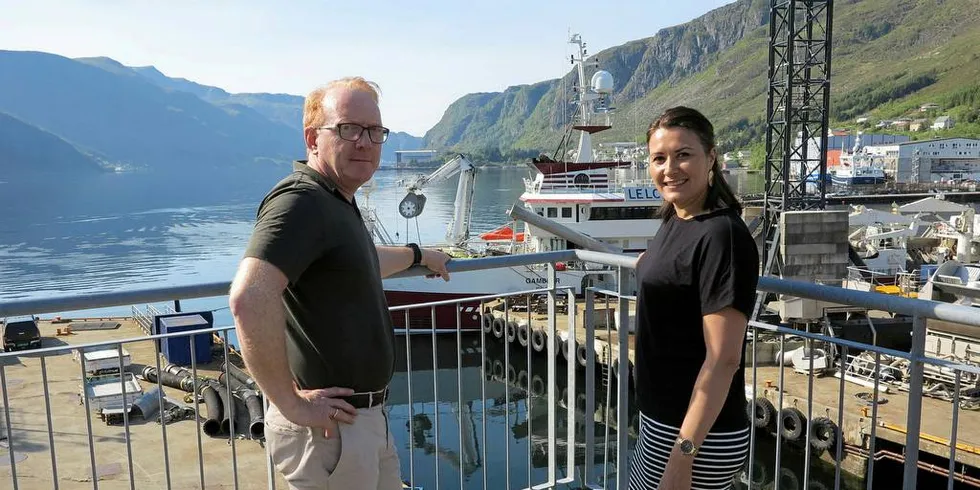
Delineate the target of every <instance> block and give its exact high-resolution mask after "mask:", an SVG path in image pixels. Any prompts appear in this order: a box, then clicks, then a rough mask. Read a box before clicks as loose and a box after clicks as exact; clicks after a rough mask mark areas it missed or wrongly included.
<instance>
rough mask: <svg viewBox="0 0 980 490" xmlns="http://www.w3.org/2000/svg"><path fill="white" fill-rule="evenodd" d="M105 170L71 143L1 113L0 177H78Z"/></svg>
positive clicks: (5, 178) (15, 178)
mask: <svg viewBox="0 0 980 490" xmlns="http://www.w3.org/2000/svg"><path fill="white" fill-rule="evenodd" d="M103 171H104V170H103V169H102V167H101V166H99V163H98V162H97V161H96V160H95V159H93V158H91V157H89V156H87V155H83V154H82V153H80V152H79V151H78V150H76V149H75V147H73V146H72V145H70V144H69V143H68V142H66V141H64V140H62V139H61V138H59V137H57V136H55V135H53V134H51V133H48V132H47V131H44V130H42V129H39V128H37V127H34V126H31V125H30V124H27V123H25V122H23V121H21V120H19V119H17V118H15V117H13V116H11V115H9V114H4V113H2V112H0V176H2V177H3V180H8V179H10V180H17V179H20V178H23V177H27V176H43V175H56V176H57V177H58V178H65V177H77V176H83V175H95V174H99V173H102V172H103Z"/></svg>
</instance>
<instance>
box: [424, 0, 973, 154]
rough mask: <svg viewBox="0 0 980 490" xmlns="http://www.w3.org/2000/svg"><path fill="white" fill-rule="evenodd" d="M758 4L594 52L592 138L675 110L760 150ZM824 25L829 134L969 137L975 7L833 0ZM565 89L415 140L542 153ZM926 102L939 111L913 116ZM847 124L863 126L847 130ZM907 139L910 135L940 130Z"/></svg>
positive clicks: (762, 94) (479, 150)
mask: <svg viewBox="0 0 980 490" xmlns="http://www.w3.org/2000/svg"><path fill="white" fill-rule="evenodd" d="M768 5H769V2H768V1H763V0H741V1H738V2H736V3H733V4H730V5H727V6H725V7H722V8H719V9H716V10H714V11H712V12H709V13H708V14H706V15H704V16H702V17H700V18H698V19H695V20H693V21H691V22H689V23H687V24H683V25H680V26H674V27H670V28H667V29H663V30H661V31H660V32H658V33H657V35H656V36H654V37H651V38H646V39H641V40H637V41H633V42H630V43H627V44H625V45H622V46H617V47H613V48H609V49H606V50H603V51H601V52H600V53H598V54H597V57H598V59H599V63H600V67H601V68H602V69H604V70H607V71H610V72H611V73H612V74H613V76H614V78H615V80H616V92H614V94H613V105H614V106H615V107H616V109H617V115H616V116H615V121H614V123H615V127H614V129H613V130H610V131H607V132H604V133H600V134H599V135H598V138H597V141H598V142H603V141H624V140H634V141H642V139H643V134H644V132H645V129H646V125H647V124H648V123H649V121H650V120H651V119H653V117H655V115H656V114H658V113H659V112H661V111H662V110H663V109H664V108H666V107H669V106H672V105H678V104H684V105H690V106H693V107H696V108H698V109H700V110H702V111H703V112H704V113H705V114H706V115H708V117H709V118H711V119H712V121H713V122H714V123H715V127H716V128H717V129H718V132H719V142H720V144H721V145H722V149H723V150H731V149H738V148H744V147H751V146H753V145H759V144H760V143H761V142H762V139H763V136H764V134H765V126H764V116H765V108H766V97H767V90H768V89H767V80H766V73H767V70H768V43H769V32H768V19H767V16H768ZM833 29H834V30H833V51H832V54H833V60H832V79H831V126H832V127H834V128H838V127H845V128H846V127H850V128H863V129H866V130H868V129H873V128H874V125H875V124H876V123H877V122H878V121H879V120H891V119H896V118H900V117H905V118H908V119H920V118H928V121H929V123H928V125H929V126H931V123H932V121H933V120H934V119H935V117H937V116H939V115H949V116H951V117H952V118H953V120H954V124H955V125H954V127H953V128H952V129H950V130H946V131H943V132H942V133H941V134H942V135H944V136H953V135H970V136H980V49H977V46H980V3H978V2H977V0H945V1H937V0H852V1H838V2H835V12H834V27H833ZM586 34H587V33H586ZM586 37H587V35H586ZM571 81H572V74H571V73H569V74H568V75H566V76H565V77H564V78H563V79H561V80H550V81H546V82H541V83H538V84H535V85H527V86H519V87H512V88H510V89H508V90H507V91H505V92H503V93H494V94H478V95H468V96H465V97H463V98H461V99H460V100H458V101H457V102H456V103H454V104H452V105H451V106H450V108H449V109H448V110H447V111H446V113H445V115H444V117H443V119H442V120H441V121H440V122H439V123H438V124H437V125H436V126H435V127H433V128H432V130H430V131H429V132H428V133H427V134H426V137H425V139H426V144H427V145H429V146H434V147H439V146H445V147H450V148H452V150H453V151H465V152H471V153H473V154H475V155H478V156H480V157H484V158H486V159H488V160H497V161H501V160H519V159H521V158H524V157H526V156H527V155H530V154H536V153H537V152H540V151H544V152H548V153H551V152H552V151H554V149H555V148H556V146H557V145H558V142H559V141H560V139H561V137H562V134H563V132H564V130H565V127H566V124H564V123H565V121H567V120H568V119H567V115H569V114H571V113H572V107H571V106H570V105H568V104H565V105H561V104H558V103H556V98H557V99H558V100H564V101H568V100H571V97H572V92H571V89H570V87H571V83H570V82H571ZM559 94H563V95H562V96H561V97H558V96H559ZM926 103H935V104H938V105H939V109H937V110H932V111H927V112H920V111H919V108H920V106H921V105H923V104H926ZM563 115H564V116H566V117H563ZM858 116H866V117H868V122H866V123H864V124H860V125H859V124H857V123H856V122H855V119H856V118H857V117H858ZM876 131H880V132H898V131H892V130H890V129H888V128H886V129H883V130H876ZM908 134H911V135H912V136H913V138H915V139H919V138H927V137H935V136H936V135H937V134H939V133H937V132H932V131H923V132H916V133H908Z"/></svg>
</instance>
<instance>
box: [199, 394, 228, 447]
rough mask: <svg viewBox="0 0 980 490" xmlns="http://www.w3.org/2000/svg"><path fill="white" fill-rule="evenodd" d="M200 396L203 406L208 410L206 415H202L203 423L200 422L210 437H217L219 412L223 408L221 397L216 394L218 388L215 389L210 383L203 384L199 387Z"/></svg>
mask: <svg viewBox="0 0 980 490" xmlns="http://www.w3.org/2000/svg"><path fill="white" fill-rule="evenodd" d="M201 396H202V397H203V398H204V406H205V407H206V408H207V410H208V414H207V416H206V417H204V424H202V425H203V429H204V433H205V434H207V435H209V436H211V437H217V436H218V435H220V434H221V413H222V411H223V410H224V408H223V406H222V404H221V398H220V397H219V396H218V390H215V389H214V386H212V385H211V384H207V385H204V387H203V388H201Z"/></svg>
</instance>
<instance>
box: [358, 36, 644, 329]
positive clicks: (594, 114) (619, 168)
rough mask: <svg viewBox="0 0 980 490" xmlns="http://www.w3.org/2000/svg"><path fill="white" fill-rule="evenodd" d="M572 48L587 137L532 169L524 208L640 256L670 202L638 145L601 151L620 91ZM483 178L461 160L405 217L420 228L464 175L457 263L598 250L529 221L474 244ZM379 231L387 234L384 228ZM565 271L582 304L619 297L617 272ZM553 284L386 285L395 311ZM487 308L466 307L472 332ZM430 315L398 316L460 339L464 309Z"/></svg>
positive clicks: (536, 270) (527, 270)
mask: <svg viewBox="0 0 980 490" xmlns="http://www.w3.org/2000/svg"><path fill="white" fill-rule="evenodd" d="M569 42H570V43H572V44H575V45H577V47H578V56H574V55H573V56H572V60H571V61H572V63H573V65H574V70H575V73H576V75H577V76H576V79H577V81H578V86H577V87H576V90H575V93H576V94H577V101H576V102H577V105H578V108H579V109H578V112H577V114H576V115H575V118H574V120H573V121H571V123H570V126H569V128H568V129H569V132H570V133H571V132H573V131H574V132H577V133H578V145H577V147H576V148H575V149H570V148H566V147H565V145H566V144H567V142H568V141H569V140H570V138H562V142H561V143H559V147H558V150H557V151H556V152H555V155H554V156H553V157H548V156H545V155H542V156H539V157H537V158H534V159H532V160H531V162H529V171H530V174H529V176H528V177H527V178H525V179H524V186H525V189H524V193H523V194H522V195H521V196H520V198H519V200H518V202H517V203H515V207H516V208H521V209H523V210H525V211H527V212H530V213H533V214H534V215H536V216H538V217H540V218H542V219H544V220H547V222H548V223H550V224H553V225H556V226H557V227H558V228H561V229H565V230H571V232H572V233H575V234H578V235H580V236H583V237H587V239H588V240H589V241H592V240H594V242H592V243H601V244H603V246H606V247H608V248H607V250H614V251H617V252H620V251H621V252H623V253H639V252H641V251H643V250H645V249H646V246H647V241H648V240H650V239H652V238H653V236H654V235H655V234H656V232H657V230H658V229H659V226H660V220H659V219H658V218H657V211H658V210H659V208H660V205H661V204H662V199H661V196H660V194H659V192H658V191H657V189H656V187H655V186H654V185H653V181H652V180H651V179H650V177H649V175H648V173H647V168H646V160H645V158H643V148H641V147H639V146H638V145H635V144H612V145H608V146H604V147H599V148H596V147H595V146H594V145H593V136H594V135H596V134H597V133H601V132H603V131H606V130H608V129H611V128H612V127H613V126H612V115H613V110H612V108H611V105H610V102H611V98H612V94H613V86H614V81H613V77H612V75H611V74H610V73H609V72H607V71H604V70H596V71H595V72H594V73H592V74H591V77H589V76H588V73H587V72H588V70H589V68H591V67H594V65H595V62H594V61H593V60H592V59H591V58H589V57H587V56H586V53H587V51H586V43H585V42H583V41H582V38H581V36H580V35H578V34H575V35H573V36H571V39H570V41H569ZM572 134H574V133H572ZM610 148H611V150H610ZM559 155H560V156H561V157H562V158H558V157H559ZM478 174H479V168H478V167H477V166H476V165H475V164H473V162H471V161H469V160H468V159H467V158H466V156H464V155H457V156H455V157H454V158H452V159H450V160H449V161H447V162H446V163H445V164H444V165H443V166H441V167H440V168H438V169H436V170H435V171H434V172H432V173H431V174H428V175H420V176H419V177H418V178H416V179H414V180H411V181H410V182H408V184H407V186H406V190H407V194H406V196H405V198H404V199H403V200H402V201H401V202H400V203H399V205H398V211H399V214H400V215H401V216H402V217H404V218H406V219H418V218H419V216H420V215H421V213H422V212H423V210H424V207H425V196H424V193H423V190H424V189H425V187H426V186H427V185H429V184H430V183H432V182H435V181H439V180H445V179H447V178H451V177H455V176H456V175H459V180H458V184H457V190H456V201H455V205H454V213H453V217H452V219H451V220H450V222H449V224H448V227H447V237H446V238H447V244H446V245H444V246H442V247H441V248H442V249H444V250H445V251H447V252H448V253H450V254H451V255H453V256H454V257H459V258H473V257H483V256H499V255H509V254H522V253H535V252H547V251H554V250H566V249H573V248H589V247H588V244H587V243H576V242H575V241H573V240H569V239H568V238H566V237H565V236H562V235H563V234H562V233H556V232H555V231H554V228H552V227H551V226H549V227H548V228H549V229H551V231H547V230H545V229H544V228H542V227H540V226H536V225H532V224H530V223H528V222H527V221H526V220H522V221H523V226H521V225H519V222H518V220H516V219H515V218H513V217H511V218H510V219H509V220H506V219H503V220H502V221H504V222H503V223H501V225H500V226H499V227H497V228H495V229H493V230H487V231H485V232H482V233H478V234H476V236H471V235H470V229H469V226H470V213H471V211H472V202H473V201H472V200H473V192H474V188H475V186H474V182H475V181H476V179H477V178H478ZM513 214H515V213H512V215H513ZM369 228H370V226H369ZM374 228H375V229H377V226H376V223H375V224H374ZM376 231H378V233H376V234H375V240H376V241H378V240H381V241H382V242H383V241H384V240H386V239H387V240H390V237H387V238H386V237H385V236H384V235H385V234H384V233H381V232H380V231H381V230H376ZM556 269H557V274H556V275H557V284H558V286H560V287H570V288H571V289H572V290H573V291H574V292H575V293H576V294H581V293H582V292H583V290H584V288H586V287H589V286H597V287H602V288H608V289H615V288H616V287H617V284H616V274H615V271H614V270H612V269H609V268H606V267H597V266H594V265H592V266H588V267H587V266H585V265H584V264H576V263H563V264H557V266H556ZM546 284H547V269H546V268H544V267H540V266H517V267H509V268H500V269H492V270H482V271H477V272H459V273H455V274H453V275H452V276H451V280H450V281H449V282H446V281H442V280H433V279H428V278H424V277H408V278H389V279H386V280H385V282H384V286H385V294H386V296H387V299H388V302H389V305H391V306H398V305H405V304H418V303H425V302H434V301H443V300H453V299H460V298H466V297H473V296H478V295H489V294H501V293H509V292H517V291H525V290H528V289H534V288H540V287H543V286H544V285H546ZM479 306H480V305H479V304H478V303H469V304H463V305H461V307H462V311H463V315H462V318H460V319H459V323H460V326H461V327H462V328H464V329H472V328H480V326H481V324H480V316H479ZM425 310H426V311H416V312H413V313H412V314H411V315H410V319H409V325H408V326H406V324H405V317H404V315H402V314H396V315H394V316H395V318H394V321H395V324H396V328H397V329H399V330H402V329H405V328H406V327H407V328H421V329H427V330H428V329H431V328H432V326H433V323H434V325H435V328H436V330H437V331H449V332H455V331H456V329H457V318H456V311H455V305H449V306H445V307H440V308H437V309H436V310H437V311H436V319H435V322H433V320H432V318H431V314H430V313H429V311H428V308H426V309H425Z"/></svg>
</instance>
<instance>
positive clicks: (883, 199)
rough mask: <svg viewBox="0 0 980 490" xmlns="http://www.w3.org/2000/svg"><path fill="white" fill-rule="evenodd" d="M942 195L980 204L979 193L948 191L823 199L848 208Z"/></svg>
mask: <svg viewBox="0 0 980 490" xmlns="http://www.w3.org/2000/svg"><path fill="white" fill-rule="evenodd" d="M939 194H942V196H943V199H945V200H947V201H950V202H957V203H975V202H980V191H966V190H950V191H937V192H897V191H892V192H885V191H883V192H874V193H871V192H868V193H858V194H833V193H828V194H827V195H826V197H825V198H824V199H825V201H826V203H827V205H828V206H849V205H851V204H892V203H895V204H899V205H901V204H906V203H910V202H914V201H918V200H920V199H925V198H927V197H936V196H937V195H939ZM743 203H744V204H745V205H747V206H762V204H763V200H762V197H761V196H759V195H754V194H747V195H745V196H743Z"/></svg>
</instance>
